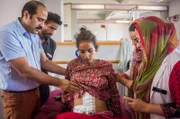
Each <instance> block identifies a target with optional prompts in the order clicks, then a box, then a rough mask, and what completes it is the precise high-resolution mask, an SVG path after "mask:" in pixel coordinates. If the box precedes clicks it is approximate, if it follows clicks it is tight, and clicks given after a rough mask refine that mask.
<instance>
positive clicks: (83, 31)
mask: <svg viewBox="0 0 180 119" xmlns="http://www.w3.org/2000/svg"><path fill="white" fill-rule="evenodd" d="M79 30H80V33H77V34H75V36H74V38H75V39H76V46H77V48H79V44H80V42H83V41H90V42H92V43H93V45H94V47H95V48H96V49H97V48H98V45H97V40H96V36H95V35H94V34H93V33H92V32H91V31H90V30H87V28H86V26H82V27H81V28H80V29H79Z"/></svg>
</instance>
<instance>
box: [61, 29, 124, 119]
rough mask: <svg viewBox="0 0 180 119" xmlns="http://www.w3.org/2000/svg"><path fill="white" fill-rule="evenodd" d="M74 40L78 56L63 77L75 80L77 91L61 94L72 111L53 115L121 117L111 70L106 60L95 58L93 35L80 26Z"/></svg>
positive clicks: (96, 47) (95, 48) (63, 116)
mask: <svg viewBox="0 0 180 119" xmlns="http://www.w3.org/2000/svg"><path fill="white" fill-rule="evenodd" d="M75 39H76V46H77V48H78V51H79V57H78V58H75V59H74V60H72V61H71V62H70V63H69V64H68V66H67V75H66V79H69V80H71V81H73V82H75V83H77V84H78V85H79V87H80V89H81V92H80V93H76V94H70V93H67V94H66V93H65V94H64V95H63V101H64V102H65V101H72V100H73V109H72V112H70V113H63V114H60V115H58V117H57V118H58V119H63V118H67V117H68V119H71V118H78V119H80V118H82V119H84V118H86V119H103V118H113V117H121V105H120V97H119V93H118V90H117V86H116V78H115V72H114V70H113V67H112V64H111V63H110V62H108V61H104V60H101V59H96V58H95V53H96V51H97V49H98V46H97V43H96V37H95V35H94V34H92V33H91V31H89V30H87V29H86V27H82V28H80V33H79V34H76V35H75Z"/></svg>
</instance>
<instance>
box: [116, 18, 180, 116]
mask: <svg viewBox="0 0 180 119" xmlns="http://www.w3.org/2000/svg"><path fill="white" fill-rule="evenodd" d="M132 24H135V26H136V32H137V38H138V39H139V40H140V43H141V48H142V51H143V60H142V68H141V72H140V74H139V75H138V76H137V77H136V79H135V80H134V81H132V80H126V79H125V78H123V77H121V76H119V75H118V76H117V78H118V79H119V82H121V83H122V84H124V85H125V86H127V87H128V88H130V89H131V90H132V91H133V92H134V93H135V94H136V98H137V99H133V98H129V97H125V99H126V100H127V101H128V103H129V105H130V106H131V107H132V109H133V110H134V111H136V112H137V117H136V118H137V119H150V118H151V119H165V118H168V119H169V118H179V117H180V78H179V77H180V61H179V59H180V52H179V51H177V50H176V47H177V36H176V30H175V27H174V25H173V24H172V23H170V22H167V21H163V20H161V19H159V18H157V17H146V18H142V19H138V20H136V21H134V22H133V23H132Z"/></svg>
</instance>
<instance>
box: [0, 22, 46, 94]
mask: <svg viewBox="0 0 180 119" xmlns="http://www.w3.org/2000/svg"><path fill="white" fill-rule="evenodd" d="M42 52H43V49H42V45H41V40H40V38H39V36H38V35H37V34H31V33H27V32H26V30H25V29H24V27H23V26H22V25H21V23H20V21H19V19H17V20H16V21H14V22H12V23H10V24H7V25H5V26H4V27H2V28H1V29H0V89H2V90H9V91H25V90H30V89H33V88H36V87H38V86H39V83H37V82H35V81H33V80H30V79H27V78H24V77H22V76H20V75H19V73H18V72H17V71H15V70H14V68H12V67H11V66H10V65H9V64H8V61H10V60H14V59H17V58H20V57H26V58H27V60H28V63H29V65H30V66H31V67H33V68H36V69H38V70H40V55H41V53H42Z"/></svg>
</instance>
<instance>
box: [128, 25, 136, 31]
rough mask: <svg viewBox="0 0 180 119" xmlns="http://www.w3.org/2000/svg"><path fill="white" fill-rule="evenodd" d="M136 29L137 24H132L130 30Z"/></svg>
mask: <svg viewBox="0 0 180 119" xmlns="http://www.w3.org/2000/svg"><path fill="white" fill-rule="evenodd" d="M135 29H136V24H131V25H130V26H129V32H132V31H135Z"/></svg>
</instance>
